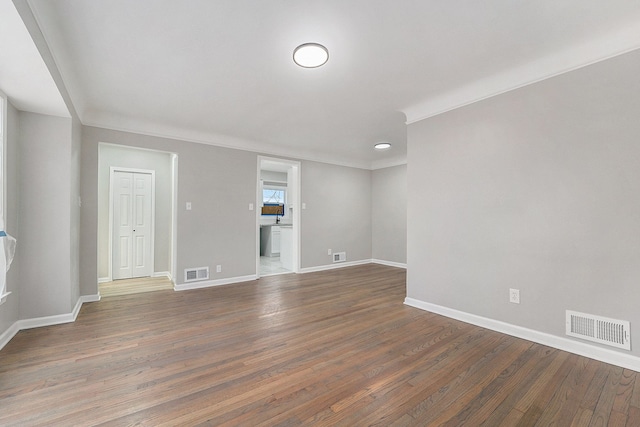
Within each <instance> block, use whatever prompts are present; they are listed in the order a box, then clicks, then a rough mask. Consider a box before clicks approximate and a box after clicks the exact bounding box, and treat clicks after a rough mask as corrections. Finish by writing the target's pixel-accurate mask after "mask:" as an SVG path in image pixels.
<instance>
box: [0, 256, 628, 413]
mask: <svg viewBox="0 0 640 427" xmlns="http://www.w3.org/2000/svg"><path fill="white" fill-rule="evenodd" d="M404 297H405V272H404V270H401V269H396V268H391V267H385V266H380V265H374V264H371V265H363V266H359V267H350V268H344V269H339V270H332V271H327V272H321V273H309V274H304V275H294V274H290V275H281V276H271V277H266V278H262V279H260V280H258V281H253V282H247V283H243V284H235V285H229V286H220V287H216V288H208V289H199V290H193V291H183V292H174V291H172V290H162V291H157V292H149V293H145V294H133V295H122V296H113V297H109V298H104V299H103V300H102V301H100V302H96V303H90V304H85V305H84V306H83V307H82V310H81V312H80V315H79V316H78V319H77V321H76V322H75V323H70V324H65V325H58V326H51V327H45V328H38V329H31V330H26V331H22V332H19V333H18V334H17V335H16V336H15V337H14V339H13V340H12V341H11V342H10V343H9V344H8V345H7V346H6V347H5V348H4V349H3V350H2V351H0V425H3V426H7V425H9V426H12V425H16V426H25V425H29V426H31V425H43V426H54V425H62V426H70V425H114V426H122V425H152V426H160V425H167V426H175V425H211V426H291V425H314V426H334V425H338V426H366V425H380V426H437V425H445V426H460V425H468V426H480V425H486V426H534V425H545V426H547V425H557V426H606V425H609V426H625V425H626V426H640V378H639V376H638V373H636V372H634V371H630V370H626V369H622V368H619V367H615V366H612V365H607V364H605V363H601V362H597V361H594V360H591V359H587V358H584V357H579V356H576V355H573V354H569V353H565V352H562V351H559V350H554V349H552V348H549V347H545V346H542V345H539V344H535V343H531V342H527V341H524V340H521V339H517V338H513V337H509V336H506V335H502V334H499V333H496V332H493V331H489V330H486V329H482V328H479V327H476V326H472V325H468V324H465V323H461V322H458V321H455V320H451V319H448V318H445V317H441V316H438V315H435V314H431V313H428V312H424V311H421V310H418V309H416V308H412V307H408V306H405V305H403V299H404Z"/></svg>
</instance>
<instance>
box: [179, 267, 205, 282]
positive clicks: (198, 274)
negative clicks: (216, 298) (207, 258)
mask: <svg viewBox="0 0 640 427" xmlns="http://www.w3.org/2000/svg"><path fill="white" fill-rule="evenodd" d="M208 278H209V267H198V268H185V269H184V281H185V282H195V281H197V280H207V279H208Z"/></svg>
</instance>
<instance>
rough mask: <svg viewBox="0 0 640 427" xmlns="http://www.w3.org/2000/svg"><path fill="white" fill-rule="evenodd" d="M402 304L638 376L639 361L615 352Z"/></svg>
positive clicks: (495, 322)
mask: <svg viewBox="0 0 640 427" xmlns="http://www.w3.org/2000/svg"><path fill="white" fill-rule="evenodd" d="M404 303H405V304H406V305H409V306H411V307H415V308H419V309H421V310H425V311H429V312H432V313H436V314H440V315H442V316H446V317H450V318H452V319H456V320H460V321H462V322H465V323H470V324H472V325H476V326H480V327H483V328H487V329H491V330H493V331H496V332H501V333H503V334H507V335H511V336H514V337H517V338H522V339H525V340H528V341H533V342H536V343H538V344H542V345H546V346H549V347H553V348H557V349H559V350H563V351H567V352H569V353H574V354H577V355H579V356H584V357H588V358H591V359H595V360H599V361H601V362H605V363H610V364H612V365H616V366H621V367H623V368H627V369H632V370H634V371H636V372H640V357H636V356H632V355H630V354H624V353H620V352H618V351H615V350H609V349H606V348H601V347H596V346H593V345H590V344H587V343H583V342H580V341H574V340H572V339H569V338H565V337H560V336H556V335H551V334H547V333H545V332H540V331H536V330H533V329H528V328H524V327H521V326H516V325H512V324H510V323H505V322H501V321H499V320H494V319H489V318H486V317H482V316H477V315H475V314H470V313H465V312H463V311H458V310H454V309H452V308H448V307H443V306H440V305H436V304H431V303H428V302H424V301H420V300H417V299H414V298H409V297H407V298H405V300H404Z"/></svg>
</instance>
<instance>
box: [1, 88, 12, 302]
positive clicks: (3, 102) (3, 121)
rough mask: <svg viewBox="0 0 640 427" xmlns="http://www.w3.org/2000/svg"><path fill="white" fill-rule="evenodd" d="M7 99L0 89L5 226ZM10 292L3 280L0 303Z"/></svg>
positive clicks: (2, 205) (2, 202)
mask: <svg viewBox="0 0 640 427" xmlns="http://www.w3.org/2000/svg"><path fill="white" fill-rule="evenodd" d="M8 108H9V105H8V99H7V95H6V94H5V93H4V92H2V91H0V179H1V180H2V185H0V192H2V194H0V215H2V216H3V217H4V223H5V228H6V224H7V217H6V212H7V211H6V209H5V208H6V206H7V174H6V170H7V159H6V156H5V153H6V152H7V121H8V119H7V116H8ZM9 294H11V292H8V291H7V282H6V280H5V283H4V286H3V288H2V289H0V305H2V303H4V302H5V301H6V300H7V296H9Z"/></svg>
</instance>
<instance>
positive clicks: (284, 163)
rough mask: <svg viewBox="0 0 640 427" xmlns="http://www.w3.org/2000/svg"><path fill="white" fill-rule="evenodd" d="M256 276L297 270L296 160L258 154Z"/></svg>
mask: <svg viewBox="0 0 640 427" xmlns="http://www.w3.org/2000/svg"><path fill="white" fill-rule="evenodd" d="M256 206H257V209H256V236H257V239H256V241H257V245H256V246H257V247H256V275H257V276H258V277H263V276H271V275H275V274H286V273H297V272H298V271H299V269H300V162H296V161H292V160H285V159H276V158H272V157H263V156H258V182H257V203H256Z"/></svg>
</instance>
